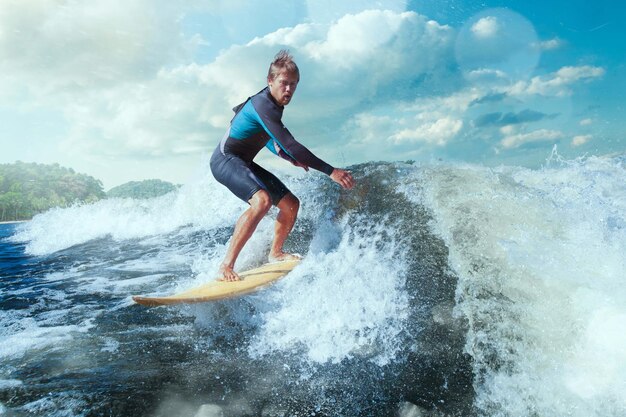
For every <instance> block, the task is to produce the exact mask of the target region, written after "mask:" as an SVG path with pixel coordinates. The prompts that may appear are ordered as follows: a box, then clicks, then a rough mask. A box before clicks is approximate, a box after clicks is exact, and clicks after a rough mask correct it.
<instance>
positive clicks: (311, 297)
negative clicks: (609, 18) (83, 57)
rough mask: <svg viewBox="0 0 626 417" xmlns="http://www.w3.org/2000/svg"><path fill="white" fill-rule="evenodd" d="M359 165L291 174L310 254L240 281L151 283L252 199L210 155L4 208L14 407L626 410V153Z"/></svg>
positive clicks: (264, 233) (109, 412) (8, 375)
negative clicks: (195, 170)
mask: <svg viewBox="0 0 626 417" xmlns="http://www.w3.org/2000/svg"><path fill="white" fill-rule="evenodd" d="M351 169H352V171H353V173H354V175H355V177H356V179H357V181H358V185H357V187H356V188H355V189H354V190H352V191H343V190H340V189H338V187H336V186H335V185H334V184H332V183H331V182H330V181H329V180H328V178H326V177H325V176H322V175H318V174H308V175H306V176H301V177H300V176H299V177H293V176H287V177H284V179H285V182H286V183H287V185H288V186H289V187H290V188H291V189H292V191H293V192H294V193H295V194H296V195H298V196H299V197H300V199H301V202H302V205H301V213H300V217H299V219H298V223H297V224H296V227H295V230H294V232H293V233H292V235H291V236H290V238H289V240H288V241H287V245H286V249H287V250H290V251H294V252H299V253H302V254H304V255H306V257H305V259H304V261H303V263H302V264H301V265H300V266H299V267H298V268H296V269H295V270H294V271H293V272H292V273H291V274H290V275H288V276H287V277H286V278H284V279H283V280H281V281H279V282H278V283H277V284H275V285H273V286H271V287H269V288H267V289H264V290H261V291H259V292H256V293H254V294H251V295H248V296H245V297H241V298H238V299H232V300H227V301H220V302H213V303H206V304H197V305H191V306H179V307H157V308H146V307H142V306H138V305H135V304H134V303H133V302H132V299H131V296H132V295H137V294H142V295H143V294H151V295H164V294H170V293H173V292H176V291H180V290H183V289H187V288H191V287H193V286H196V285H199V284H201V283H203V282H206V281H208V280H211V279H213V278H214V276H215V272H216V270H217V268H218V265H219V263H220V261H221V259H222V257H223V255H224V253H225V250H226V244H227V242H228V239H229V237H230V233H231V232H232V227H233V224H234V222H235V221H236V219H237V218H238V216H239V215H240V214H241V212H242V211H243V210H244V209H245V206H244V205H243V203H241V202H240V201H238V200H237V199H236V198H234V197H233V196H232V195H230V194H229V192H228V191H227V190H225V189H224V188H223V187H222V186H221V185H219V184H217V183H215V182H214V180H213V179H212V176H211V175H210V173H209V172H208V168H206V167H205V168H203V174H202V175H200V176H199V177H198V178H197V179H196V180H194V181H190V182H189V183H188V184H186V185H184V186H183V187H182V188H181V189H179V190H178V191H176V192H173V193H171V194H168V195H165V196H162V197H159V198H155V199H151V200H133V199H111V200H103V201H99V202H97V203H94V204H89V205H79V206H74V207H70V208H65V209H53V210H50V211H48V212H46V213H43V214H40V215H38V216H36V217H35V218H34V219H33V220H32V221H29V222H25V223H20V224H3V225H0V308H1V310H2V313H1V315H0V322H1V325H0V341H1V342H0V415H6V416H46V417H48V416H64V417H65V416H67V417H69V416H146V417H156V416H183V417H184V416H189V417H207V416H400V417H409V416H433V417H435V416H437V417H441V416H515V417H519V416H545V417H555V416H574V417H578V416H580V417H590V416H597V417H611V416H613V417H623V416H625V415H626V396H625V395H624V393H625V392H626V286H625V285H624V283H625V278H626V158H625V157H624V156H623V155H618V156H611V157H589V158H583V159H578V160H572V161H566V160H562V159H560V158H558V157H555V158H552V159H551V160H549V161H547V162H546V164H545V165H544V166H543V167H541V168H538V169H529V168H521V167H511V166H501V167H496V168H494V167H484V166H480V165H469V164H452V163H431V164H417V163H415V164H408V163H367V164H362V165H357V166H353V167H351ZM275 216H276V212H275V211H271V212H270V215H269V217H268V218H267V219H265V220H264V221H263V222H262V223H261V224H260V226H259V228H258V230H257V233H256V234H255V235H254V237H253V238H252V240H251V241H250V242H249V244H248V245H247V246H246V248H245V249H244V251H243V253H242V255H241V257H240V259H239V261H238V264H237V268H238V269H239V270H242V269H246V268H249V267H254V266H257V265H259V264H261V263H263V262H264V260H265V258H266V256H267V252H268V249H269V244H270V242H271V239H272V234H273V218H275Z"/></svg>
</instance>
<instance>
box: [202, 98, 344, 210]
mask: <svg viewBox="0 0 626 417" xmlns="http://www.w3.org/2000/svg"><path fill="white" fill-rule="evenodd" d="M283 109H284V107H283V106H281V105H279V104H277V103H276V101H275V100H274V98H273V97H272V95H271V94H270V90H269V87H266V88H264V89H263V90H261V91H260V92H259V93H257V94H255V95H254V96H252V97H249V98H248V100H246V101H245V102H243V103H241V104H240V105H238V106H236V107H235V108H233V111H234V112H235V116H234V117H233V119H232V120H231V122H230V128H229V129H228V131H227V132H226V134H225V135H224V138H223V139H222V141H221V142H220V144H219V145H218V146H217V148H216V149H215V151H214V152H213V156H212V157H211V172H212V173H213V176H214V177H215V179H216V180H217V181H219V182H220V183H222V184H224V185H225V186H226V187H228V189H229V190H230V191H232V192H233V193H234V194H235V195H236V196H237V197H239V198H240V199H242V200H243V201H245V202H248V201H249V200H250V198H252V196H253V195H254V194H255V193H256V192H257V191H259V190H266V191H267V192H268V193H269V194H270V196H271V198H272V203H273V204H274V205H276V204H278V202H279V201H280V200H281V199H282V198H283V197H284V196H285V195H286V194H287V193H289V189H288V188H287V187H286V186H285V184H283V183H282V182H281V181H280V180H279V179H278V178H276V176H274V175H273V174H272V173H270V172H268V171H267V170H265V169H263V168H262V167H260V166H259V165H257V164H256V163H254V162H253V159H254V157H255V156H256V155H257V154H258V153H259V151H260V150H261V149H263V147H264V146H265V147H267V148H268V149H269V150H270V151H272V152H273V153H274V154H276V155H278V156H280V157H282V158H284V159H286V160H288V161H297V162H299V163H301V164H304V165H306V166H308V167H311V168H313V169H316V170H318V171H321V172H323V173H325V174H327V175H330V174H331V173H332V172H333V169H334V168H333V167H332V166H331V165H329V164H327V163H326V162H324V161H322V160H321V159H319V158H318V157H316V156H315V155H313V153H312V152H311V151H309V150H308V149H307V148H306V147H304V146H303V145H301V144H300V143H298V142H297V141H296V140H295V139H294V137H293V136H292V135H291V133H290V132H289V130H287V128H286V127H285V126H284V125H283V123H282V122H281V118H282V116H283Z"/></svg>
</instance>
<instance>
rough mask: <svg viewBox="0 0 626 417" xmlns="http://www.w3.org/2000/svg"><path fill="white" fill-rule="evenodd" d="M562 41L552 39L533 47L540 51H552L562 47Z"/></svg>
mask: <svg viewBox="0 0 626 417" xmlns="http://www.w3.org/2000/svg"><path fill="white" fill-rule="evenodd" d="M563 43H564V42H563V41H562V40H561V39H559V38H552V39H549V40H547V41H541V42H537V43H536V44H535V46H536V47H537V48H538V49H540V50H542V51H552V50H555V49H559V48H560V47H562V46H563Z"/></svg>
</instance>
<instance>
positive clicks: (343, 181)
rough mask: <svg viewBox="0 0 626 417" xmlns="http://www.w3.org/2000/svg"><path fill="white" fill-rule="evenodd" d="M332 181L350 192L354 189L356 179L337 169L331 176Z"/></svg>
mask: <svg viewBox="0 0 626 417" xmlns="http://www.w3.org/2000/svg"><path fill="white" fill-rule="evenodd" d="M330 179H332V180H333V181H335V182H336V183H337V184H339V185H341V186H342V187H343V188H345V189H346V190H350V189H352V187H354V178H352V174H350V172H348V171H346V170H344V169H339V168H335V169H334V170H333V172H331V174H330Z"/></svg>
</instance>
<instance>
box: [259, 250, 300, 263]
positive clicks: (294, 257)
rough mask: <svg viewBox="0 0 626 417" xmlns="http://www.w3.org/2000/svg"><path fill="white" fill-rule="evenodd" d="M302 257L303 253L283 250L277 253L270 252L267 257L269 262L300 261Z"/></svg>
mask: <svg viewBox="0 0 626 417" xmlns="http://www.w3.org/2000/svg"><path fill="white" fill-rule="evenodd" d="M301 259H302V255H298V254H297V253H285V252H281V253H279V254H277V255H272V254H270V255H269V256H268V257H267V260H268V261H269V262H282V261H299V260H301Z"/></svg>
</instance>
